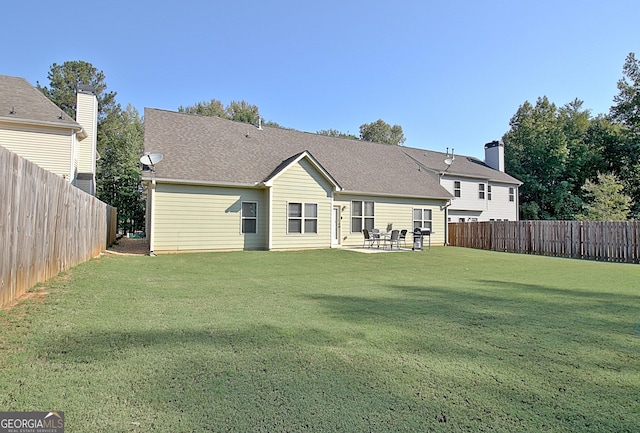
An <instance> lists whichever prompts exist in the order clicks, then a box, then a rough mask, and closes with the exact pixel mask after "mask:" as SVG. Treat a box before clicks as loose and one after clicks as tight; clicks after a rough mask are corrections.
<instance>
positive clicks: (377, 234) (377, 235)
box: [371, 229, 381, 248]
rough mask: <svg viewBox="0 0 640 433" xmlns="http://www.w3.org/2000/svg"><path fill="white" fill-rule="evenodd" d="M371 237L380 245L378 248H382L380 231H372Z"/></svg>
mask: <svg viewBox="0 0 640 433" xmlns="http://www.w3.org/2000/svg"><path fill="white" fill-rule="evenodd" d="M371 237H372V238H373V239H374V241H375V242H377V243H378V248H380V240H381V239H380V230H379V229H371Z"/></svg>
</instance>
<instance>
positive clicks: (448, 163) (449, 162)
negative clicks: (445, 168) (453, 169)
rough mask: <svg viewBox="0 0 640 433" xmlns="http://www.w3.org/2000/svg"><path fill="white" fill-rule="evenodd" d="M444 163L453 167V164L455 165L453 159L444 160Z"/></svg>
mask: <svg viewBox="0 0 640 433" xmlns="http://www.w3.org/2000/svg"><path fill="white" fill-rule="evenodd" d="M444 163H445V164H447V165H451V163H453V159H451V158H447V159H445V160H444Z"/></svg>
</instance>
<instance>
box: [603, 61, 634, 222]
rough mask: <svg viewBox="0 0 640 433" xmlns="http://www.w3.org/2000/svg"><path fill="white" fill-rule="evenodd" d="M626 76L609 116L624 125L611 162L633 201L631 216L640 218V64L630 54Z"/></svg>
mask: <svg viewBox="0 0 640 433" xmlns="http://www.w3.org/2000/svg"><path fill="white" fill-rule="evenodd" d="M622 74H623V77H622V78H621V79H620V80H619V81H618V83H617V86H618V91H619V93H618V95H616V96H615V97H614V98H613V101H614V103H615V105H613V106H612V107H611V109H610V112H609V115H610V117H611V119H612V121H613V122H615V123H617V124H618V125H620V127H621V129H620V132H621V135H622V136H623V142H622V145H620V146H618V147H617V149H616V150H617V155H616V157H615V158H614V159H613V160H611V164H614V165H616V166H617V167H616V169H615V170H614V173H616V174H617V176H618V178H619V179H620V182H621V183H622V184H623V185H624V187H625V191H626V192H627V194H629V195H630V196H631V197H632V199H633V204H632V206H631V213H630V215H631V217H632V218H634V219H638V218H640V61H639V60H637V59H636V57H635V54H634V53H629V55H628V56H627V58H626V59H625V62H624V65H623V67H622Z"/></svg>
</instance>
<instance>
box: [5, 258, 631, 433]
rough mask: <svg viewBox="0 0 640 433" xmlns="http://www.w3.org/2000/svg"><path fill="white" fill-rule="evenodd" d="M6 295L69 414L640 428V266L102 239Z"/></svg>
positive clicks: (15, 335)
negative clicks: (23, 294)
mask: <svg viewBox="0 0 640 433" xmlns="http://www.w3.org/2000/svg"><path fill="white" fill-rule="evenodd" d="M35 290H36V292H38V293H36V294H35V295H34V296H32V297H31V298H30V299H28V300H25V301H24V302H22V303H20V304H19V305H18V306H16V307H14V308H13V309H10V310H2V311H0V326H1V328H0V329H1V331H0V410H3V411H49V410H56V411H64V413H65V419H66V430H65V431H66V432H67V433H73V432H92V433H96V432H109V433H111V432H172V433H176V432H305V431H310V432H396V431H398V432H510V433H511V432H572V433H575V432H616V433H619V432H638V431H640V266H638V265H622V264H609V263H597V262H586V261H576V260H568V259H557V258H548V257H535V256H526V255H510V254H501V253H493V252H487V251H478V250H468V249H460V248H452V247H446V248H444V247H440V248H432V249H431V251H424V252H414V253H411V252H410V253H392V254H359V253H357V252H353V251H342V250H323V251H299V252H234V253H210V254H182V255H161V256H158V257H148V256H145V257H143V256H138V257H132V256H104V257H101V258H99V259H96V260H93V261H91V262H88V263H85V264H83V265H80V266H77V267H75V268H74V269H72V270H71V271H70V272H69V273H67V274H65V275H61V276H60V277H58V278H56V279H55V281H52V282H50V283H48V284H46V285H43V286H40V287H37V288H36V289H35Z"/></svg>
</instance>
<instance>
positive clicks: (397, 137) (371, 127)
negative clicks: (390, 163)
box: [360, 119, 406, 145]
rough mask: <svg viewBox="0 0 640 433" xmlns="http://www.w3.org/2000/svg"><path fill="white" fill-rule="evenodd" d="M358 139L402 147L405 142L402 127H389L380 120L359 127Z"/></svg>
mask: <svg viewBox="0 0 640 433" xmlns="http://www.w3.org/2000/svg"><path fill="white" fill-rule="evenodd" d="M360 139H361V140H364V141H373V142H376V143H386V144H393V145H402V144H403V143H404V142H405V141H406V138H404V133H403V132H402V126H400V125H393V126H391V125H390V124H388V123H387V122H385V121H384V120H382V119H378V120H376V121H375V122H372V123H364V124H362V125H360Z"/></svg>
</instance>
